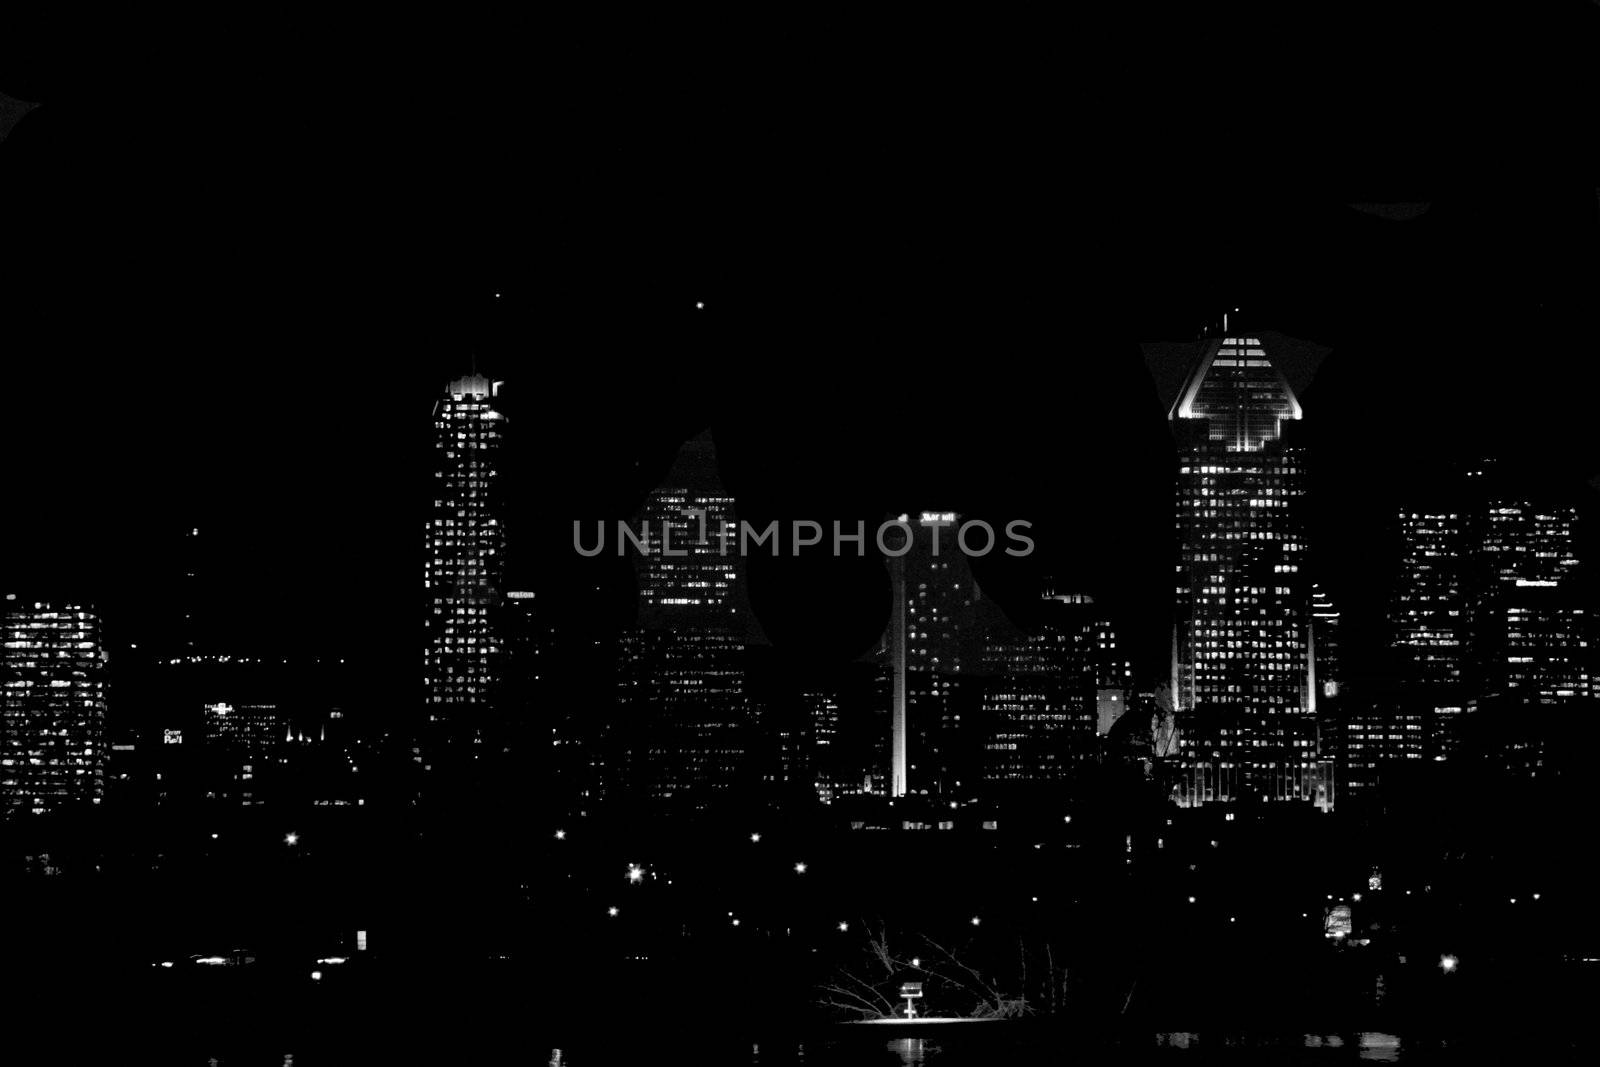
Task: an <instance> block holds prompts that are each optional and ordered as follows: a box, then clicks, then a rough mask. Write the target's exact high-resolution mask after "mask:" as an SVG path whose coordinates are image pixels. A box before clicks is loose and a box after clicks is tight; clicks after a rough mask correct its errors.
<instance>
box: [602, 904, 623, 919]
mask: <svg viewBox="0 0 1600 1067" xmlns="http://www.w3.org/2000/svg"><path fill="white" fill-rule="evenodd" d="M621 910H622V909H621V908H619V907H617V906H616V905H615V904H613V905H611V907H609V908H607V909H606V914H607V915H609V916H611V917H612V918H613V919H615V918H616V917H617V913H618V912H619V911H621Z"/></svg>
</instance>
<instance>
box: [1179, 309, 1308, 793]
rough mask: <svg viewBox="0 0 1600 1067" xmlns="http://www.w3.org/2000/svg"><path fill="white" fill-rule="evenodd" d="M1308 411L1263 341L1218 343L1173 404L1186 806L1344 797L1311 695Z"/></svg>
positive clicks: (1242, 338)
mask: <svg viewBox="0 0 1600 1067" xmlns="http://www.w3.org/2000/svg"><path fill="white" fill-rule="evenodd" d="M1300 417H1301V409H1300V403H1299V401H1298V400H1297V399H1296V398H1295V395H1294V392H1293V390H1292V389H1291V388H1290V387H1289V383H1288V382H1287V381H1286V380H1285V379H1284V377H1283V375H1282V374H1281V373H1280V372H1279V371H1278V369H1277V368H1276V367H1274V366H1273V363H1272V361H1271V359H1270V358H1269V357H1268V354H1267V352H1266V349H1265V348H1263V347H1262V344H1261V341H1260V339H1259V338H1257V337H1253V336H1248V335H1246V334H1243V333H1239V332H1228V331H1227V330H1226V329H1224V332H1223V335H1222V336H1220V337H1213V338H1211V339H1210V340H1209V341H1208V342H1207V344H1206V347H1205V350H1204V353H1203V354H1202V356H1201V358H1200V360H1199V362H1198V363H1197V364H1196V366H1195V368H1194V370H1193V371H1192V372H1191V373H1190V375H1189V377H1188V380H1187V381H1186V382H1185V384H1184V387H1183V391H1182V392H1181V394H1180V395H1179V397H1178V399H1177V401H1176V403H1174V405H1173V407H1172V411H1171V414H1170V421H1171V423H1172V428H1173V431H1174V435H1175V437H1176V438H1177V443H1178V464H1179V466H1178V498H1177V533H1178V541H1179V546H1180V547H1179V560H1178V564H1177V567H1176V572H1177V573H1176V579H1177V580H1176V583H1175V589H1174V592H1175V594H1176V600H1177V626H1176V630H1175V634H1174V649H1173V679H1172V682H1173V692H1174V694H1175V696H1174V704H1175V707H1176V709H1177V710H1178V712H1179V713H1180V714H1181V715H1182V717H1183V718H1184V720H1185V721H1184V723H1183V724H1182V727H1181V733H1182V737H1183V741H1182V744H1183V747H1184V752H1183V756H1184V761H1183V762H1184V775H1183V779H1182V780H1181V781H1180V783H1179V785H1178V787H1177V799H1178V801H1179V803H1182V804H1185V805H1199V804H1205V803H1212V802H1226V801H1234V800H1240V799H1244V798H1246V797H1253V798H1256V799H1260V800H1275V801H1308V802H1313V803H1315V804H1317V805H1318V806H1319V807H1322V808H1324V809H1326V808H1328V807H1331V805H1332V803H1333V794H1332V782H1331V768H1330V766H1329V764H1328V762H1327V761H1326V760H1325V759H1323V758H1322V755H1321V753H1320V749H1319V738H1318V730H1317V715H1316V693H1315V691H1314V689H1313V687H1312V667H1313V663H1312V640H1311V623H1312V619H1311V613H1310V580H1309V575H1308V574H1307V573H1306V539H1305V527H1304V518H1303V515H1302V501H1303V498H1304V496H1305V462H1304V450H1303V448H1302V447H1301V446H1299V445H1298V444H1297V443H1296V441H1295V432H1294V429H1293V424H1294V423H1295V422H1297V421H1298V420H1299V419H1300Z"/></svg>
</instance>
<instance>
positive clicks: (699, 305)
mask: <svg viewBox="0 0 1600 1067" xmlns="http://www.w3.org/2000/svg"><path fill="white" fill-rule="evenodd" d="M694 306H695V307H697V308H703V307H705V306H706V302H705V301H704V300H696V301H695V302H694Z"/></svg>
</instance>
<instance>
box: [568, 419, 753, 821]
mask: <svg viewBox="0 0 1600 1067" xmlns="http://www.w3.org/2000/svg"><path fill="white" fill-rule="evenodd" d="M733 504H734V502H733V499H732V497H730V496H728V494H727V493H726V492H725V491H724V490H723V488H722V484H721V479H720V476H719V475H718V473H717V467H716V450H715V446H714V444H713V443H712V440H711V436H710V434H709V432H707V433H703V434H701V435H700V436H698V437H696V438H694V439H693V440H690V441H687V442H685V444H684V445H683V447H682V449H680V451H679V453H678V456H677V459H676V461H675V462H674V464H673V466H672V468H671V470H670V471H669V472H668V474H667V477H666V479H665V481H663V483H662V484H661V485H660V486H659V487H658V488H657V489H655V490H654V491H653V492H651V493H650V494H649V496H648V497H647V498H646V500H645V504H644V507H643V509H642V513H641V515H640V519H639V523H638V525H637V527H636V528H635V530H634V533H633V536H632V540H633V543H634V544H635V545H636V546H637V551H638V553H639V554H638V555H637V556H636V560H637V572H638V576H639V625H638V626H637V627H635V628H633V629H630V630H629V631H628V632H626V633H624V634H623V635H622V637H621V639H620V641H619V647H618V668H617V670H618V675H617V680H618V686H619V688H618V692H617V697H618V699H617V706H616V708H615V711H614V714H613V715H612V716H611V721H609V722H608V723H607V724H606V728H605V730H604V732H603V737H602V742H601V750H600V752H599V753H598V754H597V758H598V760H599V762H600V764H601V767H600V772H601V783H602V784H601V788H602V792H603V794H604V795H605V797H606V798H607V799H609V800H613V801H617V800H623V801H627V800H632V801H636V802H637V801H648V802H650V803H652V804H653V805H660V806H662V807H663V808H664V809H668V810H672V811H676V812H683V811H687V812H698V811H703V810H705V809H706V808H708V807H710V806H711V805H712V804H713V803H714V802H715V801H716V799H717V798H718V797H719V796H721V795H723V794H726V793H727V792H729V791H730V790H731V789H732V788H733V787H734V786H735V785H737V784H738V783H739V782H740V781H741V780H742V776H743V775H745V774H746V772H747V771H750V770H751V768H750V767H748V766H747V760H746V755H747V753H748V751H749V747H750V736H751V732H752V729H753V725H754V724H753V723H752V722H751V718H752V712H751V702H750V699H749V694H748V692H747V683H746V669H745V651H746V646H747V644H748V641H749V629H748V624H747V621H746V618H745V617H744V615H743V614H741V604H742V603H743V597H742V595H741V591H740V588H739V582H740V569H739V567H738V565H737V559H738V552H739V546H738V542H737V540H736V538H737V536H738V526H737V522H736V520H735V518H734V512H733Z"/></svg>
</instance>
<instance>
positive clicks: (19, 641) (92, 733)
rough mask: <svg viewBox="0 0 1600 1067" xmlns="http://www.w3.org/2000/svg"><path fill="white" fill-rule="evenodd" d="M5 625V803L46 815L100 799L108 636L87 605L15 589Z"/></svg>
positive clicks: (1, 798)
mask: <svg viewBox="0 0 1600 1067" xmlns="http://www.w3.org/2000/svg"><path fill="white" fill-rule="evenodd" d="M0 606H3V609H4V615H3V620H4V621H3V624H0V636H3V638H4V641H3V647H0V804H3V806H4V811H5V814H6V815H7V816H8V817H9V816H14V815H18V814H35V815H38V814H45V813H49V812H57V811H63V810H69V809H72V808H75V807H81V806H85V805H93V804H98V803H100V800H101V798H102V797H103V796H104V793H105V768H106V758H107V750H106V729H105V721H106V660H107V656H106V643H105V637H104V634H103V632H102V625H101V620H100V615H99V613H98V612H97V611H96V610H95V609H94V608H93V607H90V606H88V605H86V604H80V603H67V602H45V601H35V600H24V599H19V598H18V597H17V596H16V595H15V594H12V595H8V596H7V597H6V599H5V601H4V602H3V604H0Z"/></svg>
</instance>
